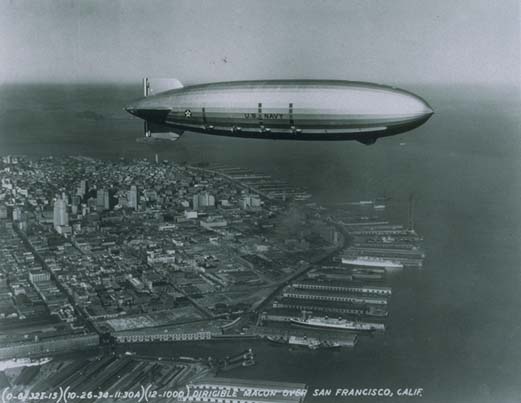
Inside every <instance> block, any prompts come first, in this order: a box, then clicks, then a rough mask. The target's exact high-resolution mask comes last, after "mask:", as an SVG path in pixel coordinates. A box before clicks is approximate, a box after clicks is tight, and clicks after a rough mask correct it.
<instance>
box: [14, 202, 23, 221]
mask: <svg viewBox="0 0 521 403" xmlns="http://www.w3.org/2000/svg"><path fill="white" fill-rule="evenodd" d="M21 220H22V209H21V208H20V207H18V206H16V207H15V208H14V209H13V221H21Z"/></svg>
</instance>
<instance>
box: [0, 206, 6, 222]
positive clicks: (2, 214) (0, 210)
mask: <svg viewBox="0 0 521 403" xmlns="http://www.w3.org/2000/svg"><path fill="white" fill-rule="evenodd" d="M5 218H7V206H6V205H5V204H0V220H2V219H5Z"/></svg>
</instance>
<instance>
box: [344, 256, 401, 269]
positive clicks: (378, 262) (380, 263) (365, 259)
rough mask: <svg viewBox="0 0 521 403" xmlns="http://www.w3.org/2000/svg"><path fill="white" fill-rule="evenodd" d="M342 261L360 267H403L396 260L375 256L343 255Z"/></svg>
mask: <svg viewBox="0 0 521 403" xmlns="http://www.w3.org/2000/svg"><path fill="white" fill-rule="evenodd" d="M342 263H344V264H348V265H352V266H362V267H383V268H389V269H403V264H402V263H400V262H399V261H397V260H390V259H384V258H381V257H376V256H343V257H342Z"/></svg>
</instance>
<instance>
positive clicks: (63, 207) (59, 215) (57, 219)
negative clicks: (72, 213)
mask: <svg viewBox="0 0 521 403" xmlns="http://www.w3.org/2000/svg"><path fill="white" fill-rule="evenodd" d="M53 223H54V228H58V227H60V226H66V225H69V215H68V214H67V204H66V203H65V200H63V199H61V198H57V199H56V200H55V201H54V216H53Z"/></svg>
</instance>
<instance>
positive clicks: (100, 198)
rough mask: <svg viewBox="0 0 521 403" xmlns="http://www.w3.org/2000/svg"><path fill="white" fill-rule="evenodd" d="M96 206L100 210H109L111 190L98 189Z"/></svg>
mask: <svg viewBox="0 0 521 403" xmlns="http://www.w3.org/2000/svg"><path fill="white" fill-rule="evenodd" d="M96 208H97V209H98V210H108V209H109V208H110V198H109V191H108V190H107V189H98V191H97V192H96Z"/></svg>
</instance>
